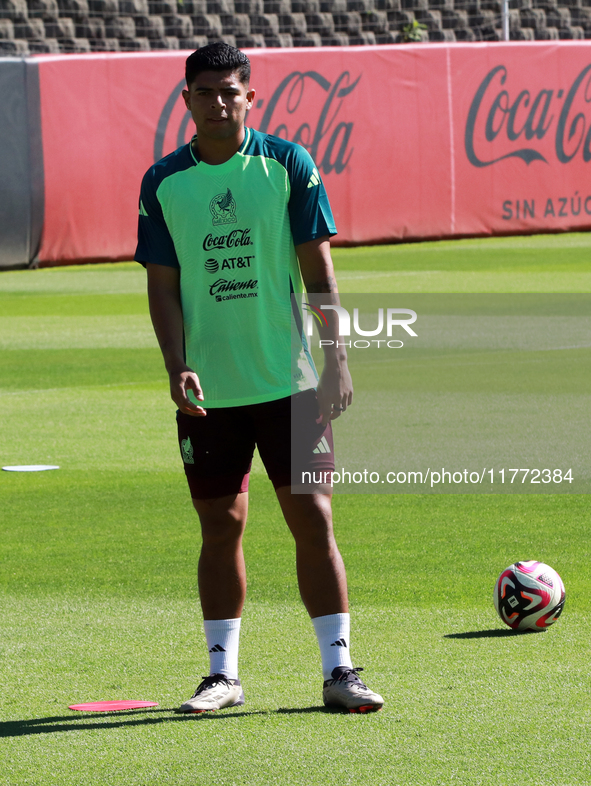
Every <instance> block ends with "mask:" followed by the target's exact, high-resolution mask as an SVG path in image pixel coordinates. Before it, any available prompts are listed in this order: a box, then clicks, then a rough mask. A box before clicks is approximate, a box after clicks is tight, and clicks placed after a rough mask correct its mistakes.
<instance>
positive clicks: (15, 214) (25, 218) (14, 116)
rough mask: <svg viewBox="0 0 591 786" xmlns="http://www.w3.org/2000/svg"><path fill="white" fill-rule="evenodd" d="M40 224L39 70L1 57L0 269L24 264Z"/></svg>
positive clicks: (35, 246)
mask: <svg viewBox="0 0 591 786" xmlns="http://www.w3.org/2000/svg"><path fill="white" fill-rule="evenodd" d="M42 226H43V154H42V145H41V125H40V115H39V73H38V69H37V65H36V64H35V63H34V62H33V61H29V62H27V61H25V60H15V59H14V58H0V268H2V267H26V266H28V264H29V263H30V262H31V261H32V260H34V259H35V256H36V254H37V252H38V250H39V243H40V240H41V230H42Z"/></svg>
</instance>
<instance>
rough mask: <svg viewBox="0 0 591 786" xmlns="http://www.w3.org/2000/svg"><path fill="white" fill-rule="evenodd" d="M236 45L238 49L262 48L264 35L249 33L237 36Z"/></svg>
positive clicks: (264, 45)
mask: <svg viewBox="0 0 591 786" xmlns="http://www.w3.org/2000/svg"><path fill="white" fill-rule="evenodd" d="M236 46H237V47H238V48H239V49H264V48H265V47H266V44H265V36H264V35H262V33H251V34H250V35H245V36H237V37H236Z"/></svg>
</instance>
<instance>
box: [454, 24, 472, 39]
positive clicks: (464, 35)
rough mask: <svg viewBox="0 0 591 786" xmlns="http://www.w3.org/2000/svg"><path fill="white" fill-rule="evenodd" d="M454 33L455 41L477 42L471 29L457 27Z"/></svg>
mask: <svg viewBox="0 0 591 786" xmlns="http://www.w3.org/2000/svg"><path fill="white" fill-rule="evenodd" d="M454 32H455V34H456V41H466V42H471V41H476V40H477V39H476V35H475V33H474V30H472V28H471V27H457V28H456V29H455V30H454Z"/></svg>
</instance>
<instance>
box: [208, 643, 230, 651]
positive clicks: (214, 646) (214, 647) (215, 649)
mask: <svg viewBox="0 0 591 786" xmlns="http://www.w3.org/2000/svg"><path fill="white" fill-rule="evenodd" d="M209 651H210V652H225V651H226V650H225V649H224V648H223V647H222V645H221V644H214V645H213V647H212V648H211V649H210V650H209Z"/></svg>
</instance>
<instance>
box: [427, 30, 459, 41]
mask: <svg viewBox="0 0 591 786" xmlns="http://www.w3.org/2000/svg"><path fill="white" fill-rule="evenodd" d="M455 40H456V35H455V33H454V31H453V30H450V29H447V30H443V29H441V28H437V29H435V30H429V41H435V42H444V41H445V42H448V43H450V42H453V41H455Z"/></svg>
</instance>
